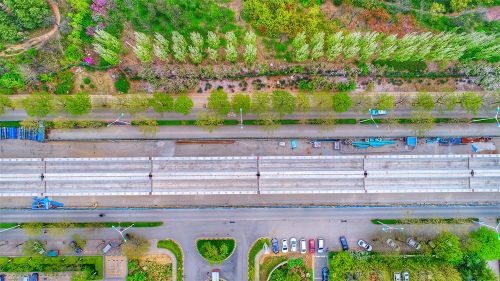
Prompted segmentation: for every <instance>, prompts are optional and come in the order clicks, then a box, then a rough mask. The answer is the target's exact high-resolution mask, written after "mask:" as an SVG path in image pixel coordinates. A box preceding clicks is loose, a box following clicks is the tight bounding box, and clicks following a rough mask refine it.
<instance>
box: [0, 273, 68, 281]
mask: <svg viewBox="0 0 500 281" xmlns="http://www.w3.org/2000/svg"><path fill="white" fill-rule="evenodd" d="M4 274H5V278H6V281H23V280H24V277H25V276H29V275H30V274H31V273H4ZM71 274H72V272H51V273H48V272H47V273H43V272H41V273H38V275H39V278H38V280H39V281H70V280H71Z"/></svg>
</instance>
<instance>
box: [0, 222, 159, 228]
mask: <svg viewBox="0 0 500 281" xmlns="http://www.w3.org/2000/svg"><path fill="white" fill-rule="evenodd" d="M132 224H133V225H134V227H158V226H162V225H163V222H78V223H72V222H30V223H15V222H7V223H0V228H10V227H15V226H17V225H20V227H21V228H99V227H112V226H117V227H129V226H131V225H132Z"/></svg>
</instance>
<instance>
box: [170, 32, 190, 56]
mask: <svg viewBox="0 0 500 281" xmlns="http://www.w3.org/2000/svg"><path fill="white" fill-rule="evenodd" d="M172 54H173V57H174V59H175V60H176V61H178V62H186V55H187V42H186V39H185V38H184V36H182V34H180V33H179V32H177V31H173V32H172Z"/></svg>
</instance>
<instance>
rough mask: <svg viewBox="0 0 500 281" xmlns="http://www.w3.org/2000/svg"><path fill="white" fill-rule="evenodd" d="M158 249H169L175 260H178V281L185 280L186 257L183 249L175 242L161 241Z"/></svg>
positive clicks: (169, 240)
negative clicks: (184, 259)
mask: <svg viewBox="0 0 500 281" xmlns="http://www.w3.org/2000/svg"><path fill="white" fill-rule="evenodd" d="M156 247H157V248H163V249H167V250H169V251H170V252H172V253H173V254H174V255H175V259H176V260H177V273H176V274H177V281H182V280H184V273H183V272H184V262H183V258H184V255H183V253H182V248H181V247H180V246H179V244H177V242H175V241H174V240H171V239H168V240H160V241H158V244H157V245H156Z"/></svg>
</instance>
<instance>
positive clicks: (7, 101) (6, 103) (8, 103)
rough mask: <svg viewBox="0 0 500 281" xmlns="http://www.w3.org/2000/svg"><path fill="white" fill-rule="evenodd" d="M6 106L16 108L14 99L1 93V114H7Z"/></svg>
mask: <svg viewBox="0 0 500 281" xmlns="http://www.w3.org/2000/svg"><path fill="white" fill-rule="evenodd" d="M6 108H14V106H13V105H12V101H11V100H10V98H9V97H7V96H2V95H0V116H1V115H3V114H5V109H6Z"/></svg>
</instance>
